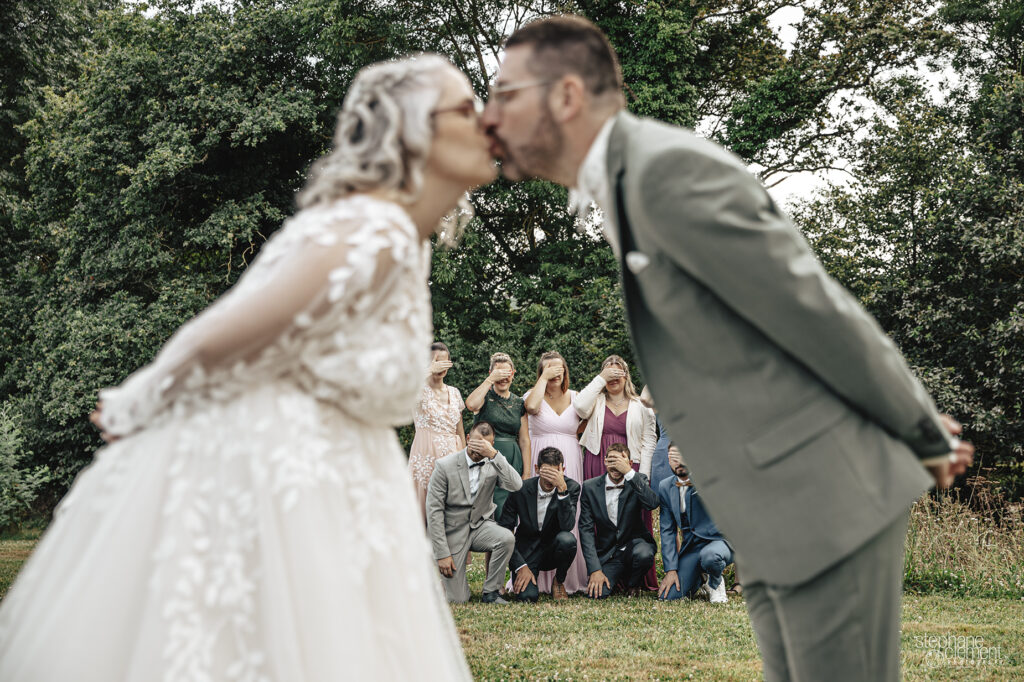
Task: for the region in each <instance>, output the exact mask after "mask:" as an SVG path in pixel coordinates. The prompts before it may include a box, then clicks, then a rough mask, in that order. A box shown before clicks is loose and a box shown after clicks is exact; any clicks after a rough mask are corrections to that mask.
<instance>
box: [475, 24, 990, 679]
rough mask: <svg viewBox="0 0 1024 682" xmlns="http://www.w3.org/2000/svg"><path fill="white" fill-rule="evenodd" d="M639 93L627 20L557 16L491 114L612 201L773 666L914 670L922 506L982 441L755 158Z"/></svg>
mask: <svg viewBox="0 0 1024 682" xmlns="http://www.w3.org/2000/svg"><path fill="white" fill-rule="evenodd" d="M623 107H624V100H623V97H622V76H621V72H620V70H619V65H618V61H617V57H616V55H615V52H614V50H613V49H612V47H611V45H610V44H609V43H608V40H607V38H606V37H605V36H604V35H603V34H602V33H601V32H600V30H599V29H597V28H596V27H595V26H594V25H593V24H591V23H590V22H588V21H586V20H585V19H582V18H579V17H572V16H555V17H549V18H546V19H541V20H538V21H535V22H533V23H530V24H527V25H526V26H524V27H522V28H521V29H519V30H518V31H516V32H515V33H514V34H513V35H512V36H511V37H510V38H509V39H508V41H507V42H506V52H505V58H504V61H503V63H502V65H501V68H500V72H499V74H498V77H497V79H496V80H495V83H494V86H493V88H492V92H491V97H490V99H489V101H488V103H487V107H486V109H485V111H484V113H483V118H482V123H483V125H484V126H485V128H486V130H487V132H488V133H489V135H490V136H491V139H492V152H493V153H494V155H495V156H497V157H499V158H500V159H501V162H502V168H503V171H504V173H505V175H506V176H507V177H509V178H510V179H513V180H516V179H522V178H527V177H540V178H545V179H547V180H551V181H554V182H557V183H560V184H562V185H565V186H567V187H572V188H573V189H574V191H573V192H572V193H571V195H570V198H571V199H572V200H573V202H574V203H575V204H576V205H577V206H582V207H585V206H588V205H589V204H590V203H591V202H592V201H593V202H595V203H596V204H597V205H598V206H599V207H600V208H601V210H602V212H603V214H604V225H603V229H604V235H605V238H606V239H607V240H608V242H609V243H610V244H611V247H612V249H613V251H614V252H615V255H616V258H617V260H618V261H619V264H620V267H621V272H622V287H623V293H624V296H625V308H626V313H627V317H628V321H629V326H630V331H631V333H632V338H633V347H634V349H635V350H636V356H637V358H638V360H639V362H640V364H641V366H642V368H643V370H644V376H645V378H646V379H647V380H648V381H649V382H650V388H651V392H652V394H653V396H654V398H655V400H656V402H657V404H658V406H659V408H660V416H661V418H662V421H663V422H664V424H665V426H666V428H667V429H668V432H669V433H671V434H672V436H673V437H674V438H675V439H677V440H679V441H680V442H681V444H682V446H683V448H684V449H685V450H686V451H687V452H691V453H693V454H692V456H691V458H690V459H691V461H690V462H689V464H690V465H691V468H692V475H693V477H694V478H695V479H696V482H697V484H698V485H699V486H700V490H701V495H702V497H703V498H704V500H705V502H706V503H707V506H708V509H709V511H710V513H711V514H712V516H713V517H714V518H715V521H716V523H717V524H718V525H719V526H720V527H721V528H722V530H723V531H724V532H725V534H726V535H727V536H728V537H729V539H730V541H731V542H732V543H733V544H734V546H735V548H736V551H737V555H738V557H739V562H740V563H741V564H742V567H743V568H742V571H743V577H744V584H745V588H746V590H745V596H746V601H747V608H748V611H749V613H750V618H751V621H752V624H753V626H754V630H755V633H756V635H757V640H758V646H759V648H760V650H761V654H762V657H763V659H764V671H765V678H766V679H768V680H788V679H800V680H818V679H831V680H873V681H875V680H897V679H899V674H900V673H899V643H900V637H899V623H900V595H901V588H902V569H903V566H902V563H903V542H904V535H905V533H906V525H907V521H908V510H909V508H910V506H911V504H913V502H914V500H916V499H917V498H918V497H919V496H920V495H921V493H922V492H923V491H925V490H926V489H927V488H928V486H929V485H930V484H931V483H932V479H933V478H934V479H935V481H937V482H938V484H939V485H940V486H947V485H949V484H950V483H951V482H952V479H953V476H954V475H956V474H959V473H962V472H963V471H964V470H965V469H966V467H967V466H969V464H970V463H971V461H972V454H971V453H972V452H973V448H972V447H971V446H970V445H969V444H967V443H962V442H960V441H957V440H956V439H955V438H954V437H953V436H954V434H956V433H959V431H960V427H959V425H957V424H956V423H955V422H953V421H952V419H949V418H947V417H943V416H940V415H939V413H938V412H937V411H936V409H935V406H934V404H933V402H932V400H931V398H930V397H929V396H928V394H927V393H926V392H925V391H924V389H923V388H922V387H921V385H920V383H918V381H917V380H916V379H915V378H914V376H913V374H912V373H911V372H910V370H909V369H908V368H907V366H906V363H905V362H904V360H903V358H902V357H901V356H900V354H899V352H898V351H897V349H896V347H895V346H894V345H893V344H892V342H891V341H890V340H889V339H888V338H887V337H886V336H885V334H884V333H883V332H882V330H881V329H880V328H879V327H878V325H877V323H876V322H875V321H874V320H873V319H872V318H871V317H870V316H869V315H868V314H867V313H866V312H865V311H864V310H863V308H861V306H860V305H859V303H858V302H857V301H856V300H855V299H854V298H853V297H852V296H851V295H850V294H849V293H847V292H846V291H845V290H844V289H842V288H841V287H840V286H839V285H838V284H837V283H836V282H835V281H833V280H832V279H831V278H829V277H828V275H827V274H826V273H825V272H824V270H823V269H822V267H821V265H820V264H819V263H818V261H817V260H816V259H815V257H814V255H813V253H812V252H811V250H810V248H809V247H808V246H807V244H806V242H805V241H804V240H803V238H802V237H801V236H800V234H799V232H798V231H797V230H796V229H795V228H794V227H793V226H792V224H791V223H790V222H789V220H788V219H787V218H786V216H785V215H784V214H783V213H782V212H781V211H780V210H779V208H778V207H777V206H776V205H775V204H774V202H773V201H772V199H771V198H770V197H769V195H768V194H767V192H766V191H765V190H764V188H763V187H762V186H761V185H760V184H759V183H758V182H757V180H756V179H755V178H754V177H752V176H751V175H750V174H749V173H748V172H747V171H746V169H745V167H744V164H743V162H742V161H741V160H740V159H738V158H736V157H735V156H733V155H732V154H730V153H729V152H728V151H726V150H725V149H723V148H722V147H719V146H718V145H715V144H713V143H711V142H709V141H707V140H703V139H701V138H699V137H697V136H696V135H694V134H693V132H691V131H689V130H685V129H682V128H678V127H675V126H670V125H666V124H663V123H659V122H657V121H652V120H647V119H641V118H637V117H635V116H632V115H630V114H629V113H627V112H625V111H624V109H623ZM929 473H931V477H929Z"/></svg>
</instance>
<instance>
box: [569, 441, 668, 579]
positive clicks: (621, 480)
mask: <svg viewBox="0 0 1024 682" xmlns="http://www.w3.org/2000/svg"><path fill="white" fill-rule="evenodd" d="M604 466H605V469H606V470H607V472H608V473H607V474H605V475H604V476H597V477H596V478H592V479H590V480H589V481H586V482H585V483H584V484H583V492H582V494H581V495H580V525H579V529H580V547H581V548H582V550H583V558H584V559H586V562H587V573H589V574H590V580H589V581H588V583H587V594H588V595H590V596H591V597H594V598H597V599H603V598H605V597H607V596H609V595H610V594H611V593H612V589H613V588H614V587H615V585H616V583H618V582H619V581H620V579H622V580H623V581H624V582H625V583H626V588H627V590H628V592H629V594H630V595H631V596H632V595H635V594H636V593H637V592H639V586H640V582H641V581H642V580H643V577H644V574H645V573H647V571H648V570H649V569H650V568H651V565H652V564H653V563H654V553H655V551H656V547H655V545H654V538H653V537H652V536H651V534H650V532H648V530H647V526H645V525H644V521H643V517H642V516H641V515H640V511H641V509H649V510H652V511H653V510H654V509H657V508H658V496H657V494H656V493H655V492H654V491H653V490H651V487H650V485H648V483H647V477H646V476H644V475H643V474H640V473H637V472H635V471H633V466H632V464H631V463H630V460H629V448H628V447H626V444H625V443H612V444H611V445H610V446H608V452H607V454H606V455H605V458H604Z"/></svg>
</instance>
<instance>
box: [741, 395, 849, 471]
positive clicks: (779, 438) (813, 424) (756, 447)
mask: <svg viewBox="0 0 1024 682" xmlns="http://www.w3.org/2000/svg"><path fill="white" fill-rule="evenodd" d="M849 414H850V408H849V407H847V406H846V405H845V404H844V403H843V402H842V401H840V400H838V399H836V398H834V397H832V396H822V397H819V398H816V399H815V400H814V401H812V402H810V403H807V404H806V405H804V406H802V407H800V408H799V409H798V410H796V412H794V413H792V414H791V415H789V416H788V417H785V418H783V419H781V420H779V421H777V422H776V423H775V424H773V425H772V426H770V427H769V428H768V429H767V430H766V431H765V432H764V433H762V434H761V435H760V436H758V437H757V438H754V439H753V440H751V441H750V442H748V443H747V454H748V455H749V456H750V459H751V460H752V461H753V462H754V464H755V465H757V466H759V467H763V466H765V465H767V464H770V463H772V462H774V461H775V460H777V459H781V458H782V457H784V456H785V455H788V454H789V453H791V452H793V451H794V450H796V449H797V448H799V447H800V446H801V445H804V444H805V443H809V442H810V441H812V440H814V438H815V437H817V436H818V435H820V434H821V433H823V432H824V431H825V430H827V429H828V428H829V427H831V426H833V425H835V424H836V423H838V422H839V421H840V420H842V419H843V417H846V416H847V415H849Z"/></svg>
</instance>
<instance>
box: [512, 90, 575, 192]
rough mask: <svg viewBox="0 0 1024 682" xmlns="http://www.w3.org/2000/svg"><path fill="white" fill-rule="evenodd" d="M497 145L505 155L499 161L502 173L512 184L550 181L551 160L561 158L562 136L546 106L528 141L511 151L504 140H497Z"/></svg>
mask: <svg viewBox="0 0 1024 682" xmlns="http://www.w3.org/2000/svg"><path fill="white" fill-rule="evenodd" d="M498 142H499V143H500V144H501V146H502V149H503V150H504V152H505V153H504V155H503V157H502V159H501V173H502V175H504V176H505V177H506V178H508V179H509V180H512V181H518V180H525V179H527V178H544V179H550V177H551V170H552V169H553V168H554V167H555V163H554V161H555V159H558V158H559V157H560V156H561V155H562V149H563V148H564V147H565V137H564V136H563V135H562V131H561V130H559V128H558V124H556V123H555V118H554V117H553V116H552V115H551V111H550V110H548V108H547V107H545V108H544V109H543V110H542V112H541V117H540V118H539V119H538V120H537V125H536V126H535V127H534V129H533V134H532V135H531V136H530V141H529V142H526V143H524V144H522V145H519V146H518V147H516V148H514V149H513V148H512V147H510V146H509V145H508V144H507V143H506V142H505V140H502V139H500V138H499V139H498Z"/></svg>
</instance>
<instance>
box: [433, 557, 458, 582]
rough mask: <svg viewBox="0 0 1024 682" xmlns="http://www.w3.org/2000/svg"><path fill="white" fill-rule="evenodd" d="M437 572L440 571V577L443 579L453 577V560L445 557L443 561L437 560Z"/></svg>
mask: <svg viewBox="0 0 1024 682" xmlns="http://www.w3.org/2000/svg"><path fill="white" fill-rule="evenodd" d="M437 570H439V571H441V575H443V576H444V577H445V578H451V577H452V576H453V575H455V559H453V558H451V557H447V558H445V559H438V560H437Z"/></svg>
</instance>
